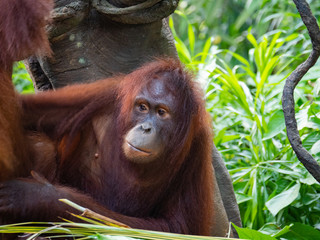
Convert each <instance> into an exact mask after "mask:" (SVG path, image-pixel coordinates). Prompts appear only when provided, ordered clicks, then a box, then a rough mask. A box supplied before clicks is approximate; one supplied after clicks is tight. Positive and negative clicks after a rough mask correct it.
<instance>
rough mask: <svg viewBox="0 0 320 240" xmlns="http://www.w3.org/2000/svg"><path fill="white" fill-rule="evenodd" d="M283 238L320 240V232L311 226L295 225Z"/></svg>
mask: <svg viewBox="0 0 320 240" xmlns="http://www.w3.org/2000/svg"><path fill="white" fill-rule="evenodd" d="M281 237H283V238H285V239H290V240H316V239H320V231H319V230H317V229H314V228H313V227H311V226H309V225H304V224H302V223H294V225H293V226H292V227H291V228H290V231H289V232H288V233H286V234H284V235H282V236H281Z"/></svg>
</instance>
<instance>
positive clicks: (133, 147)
mask: <svg viewBox="0 0 320 240" xmlns="http://www.w3.org/2000/svg"><path fill="white" fill-rule="evenodd" d="M127 144H128V145H129V146H130V147H131V148H132V149H133V150H135V151H138V152H142V153H144V154H148V155H151V152H147V151H145V150H142V149H139V148H136V147H135V146H133V145H132V144H131V143H129V142H127Z"/></svg>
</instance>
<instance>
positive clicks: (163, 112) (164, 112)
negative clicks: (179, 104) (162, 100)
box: [158, 108, 166, 116]
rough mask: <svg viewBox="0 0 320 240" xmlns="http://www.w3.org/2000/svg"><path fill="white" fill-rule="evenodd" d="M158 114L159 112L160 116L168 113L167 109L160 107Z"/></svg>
mask: <svg viewBox="0 0 320 240" xmlns="http://www.w3.org/2000/svg"><path fill="white" fill-rule="evenodd" d="M158 114H159V116H163V115H165V114H166V110H164V109H161V108H160V109H159V110H158Z"/></svg>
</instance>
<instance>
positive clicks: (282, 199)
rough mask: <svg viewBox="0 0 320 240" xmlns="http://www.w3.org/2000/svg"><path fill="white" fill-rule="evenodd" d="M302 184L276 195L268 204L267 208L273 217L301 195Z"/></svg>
mask: <svg viewBox="0 0 320 240" xmlns="http://www.w3.org/2000/svg"><path fill="white" fill-rule="evenodd" d="M299 190H300V183H297V184H295V185H294V186H293V187H291V188H289V189H288V190H286V191H283V192H282V193H280V194H278V195H276V196H275V197H273V198H271V199H270V200H269V201H267V202H266V207H267V208H268V209H269V211H270V212H271V213H272V215H273V216H275V215H277V213H278V212H279V211H280V210H282V209H283V208H285V207H287V206H289V205H290V204H291V203H292V202H293V201H294V200H295V199H296V198H297V197H298V195H299Z"/></svg>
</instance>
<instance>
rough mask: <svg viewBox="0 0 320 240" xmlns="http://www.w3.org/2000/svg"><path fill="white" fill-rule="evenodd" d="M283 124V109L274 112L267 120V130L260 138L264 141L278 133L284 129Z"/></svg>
mask: <svg viewBox="0 0 320 240" xmlns="http://www.w3.org/2000/svg"><path fill="white" fill-rule="evenodd" d="M285 126H286V125H285V121H284V115H283V111H282V110H279V111H277V112H275V113H274V114H273V115H272V116H271V118H270V120H269V122H268V126H267V131H266V133H265V134H264V135H263V139H262V140H263V141H264V140H267V139H270V138H272V137H274V136H276V135H278V134H279V133H281V132H282V131H283V130H284V129H285Z"/></svg>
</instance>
